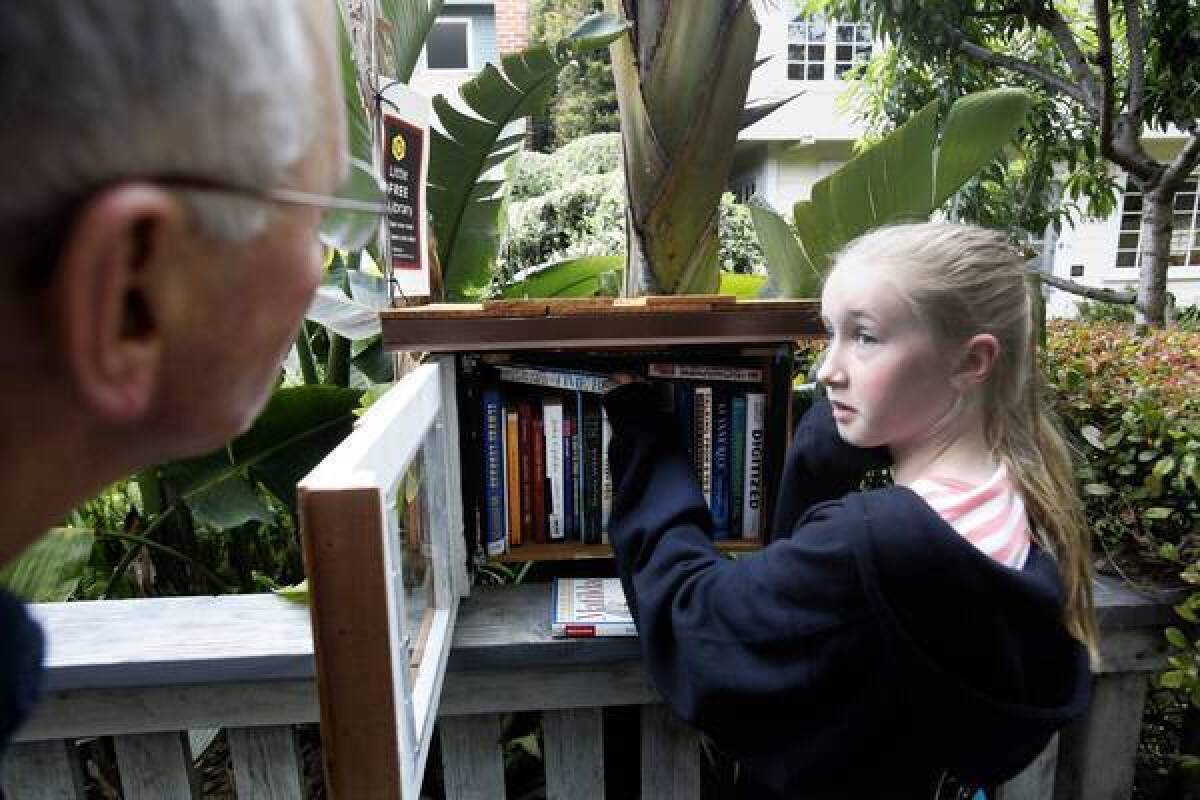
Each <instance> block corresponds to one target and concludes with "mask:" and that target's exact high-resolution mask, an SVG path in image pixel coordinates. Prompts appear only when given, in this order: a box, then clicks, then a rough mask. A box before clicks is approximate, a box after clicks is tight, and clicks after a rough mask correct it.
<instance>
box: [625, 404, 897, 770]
mask: <svg viewBox="0 0 1200 800" xmlns="http://www.w3.org/2000/svg"><path fill="white" fill-rule="evenodd" d="M652 399H653V398H652V392H651V391H650V390H649V388H648V387H645V386H637V385H633V386H628V387H621V388H618V389H616V390H614V391H612V392H610V393H609V395H608V397H607V398H606V407H607V409H608V411H609V415H610V420H611V422H612V426H613V438H612V442H611V445H610V451H609V452H610V462H611V464H612V470H613V486H614V496H613V507H612V515H611V517H610V520H609V540H610V542H611V543H612V545H613V549H614V552H615V555H616V561H617V570H618V573H619V575H620V576H621V580H622V583H623V585H624V588H625V592H626V595H627V598H628V599H629V602H630V607H631V609H633V612H634V614H635V617H636V619H637V623H638V631H639V635H640V637H641V644H642V649H643V652H644V655H645V657H646V661H647V664H648V667H649V669H650V672H651V675H652V677H653V679H654V682H655V685H656V686H657V688H658V689H659V691H660V692H661V693H662V695H663V697H664V699H665V700H666V702H667V703H668V705H670V706H671V708H672V709H673V710H674V711H675V712H676V713H677V714H678V715H679V716H680V717H682V718H683V719H685V720H687V721H688V722H691V723H692V724H695V725H697V726H698V727H700V728H701V729H702V730H705V731H706V732H708V733H710V735H713V736H714V738H716V739H717V740H718V741H720V742H722V744H723V745H724V746H726V747H727V749H729V750H730V752H732V753H734V754H735V755H736V754H739V753H751V752H763V750H764V748H769V746H770V745H769V743H767V742H766V741H765V740H764V737H767V738H769V737H771V736H773V735H778V733H779V732H778V731H774V730H773V724H768V723H764V720H765V719H766V720H770V719H780V720H786V722H787V724H790V725H795V724H797V717H796V716H795V715H806V716H803V717H802V718H803V719H807V720H809V721H815V720H817V719H820V718H821V717H822V716H823V715H824V714H826V713H828V714H834V715H836V713H837V710H836V709H835V708H833V707H828V708H826V706H827V705H828V704H829V703H831V702H832V703H834V704H836V700H835V699H833V698H831V697H830V696H829V693H828V692H827V691H824V690H823V689H825V688H827V687H825V686H823V681H825V680H827V679H828V677H829V676H830V675H833V674H838V675H840V676H841V677H842V678H844V677H845V676H846V675H847V674H849V673H850V672H853V671H854V669H856V666H855V665H861V664H871V663H876V662H875V659H874V658H873V657H872V655H871V654H870V653H868V652H866V651H867V650H870V648H871V647H873V646H874V645H875V643H876V642H877V637H874V636H873V635H870V634H869V631H872V630H874V628H873V623H872V622H871V619H870V614H869V613H868V610H867V607H866V601H865V592H864V591H863V590H862V588H861V582H860V580H859V578H858V572H857V568H856V565H855V559H854V556H853V549H852V544H851V541H850V540H851V538H852V537H851V536H849V535H847V534H848V533H849V532H850V531H848V529H847V525H846V518H847V514H846V511H845V509H844V508H843V507H842V506H841V505H840V504H837V503H830V504H827V505H826V506H823V507H821V508H819V509H816V510H814V512H813V513H812V514H810V515H809V516H808V517H807V518H806V520H805V522H804V524H803V525H802V526H801V527H800V528H798V529H797V531H796V532H795V535H793V536H790V537H787V538H786V539H784V540H782V541H778V542H774V543H772V545H771V546H770V547H769V548H767V549H764V550H761V551H759V552H757V553H752V554H748V555H744V556H742V557H740V558H738V559H736V560H731V559H729V558H728V557H726V556H725V555H723V554H722V553H720V552H719V551H718V550H717V549H716V547H715V546H714V545H713V543H712V541H711V537H712V520H711V517H710V515H709V512H708V508H707V507H706V505H705V503H704V499H703V496H702V495H701V493H700V490H699V488H698V487H697V485H696V481H695V478H694V477H693V475H692V472H691V469H690V466H689V464H688V463H687V459H686V457H685V456H684V455H683V453H682V451H681V448H680V447H679V446H678V443H676V442H675V441H674V437H673V433H672V432H673V431H674V427H673V426H671V425H670V424H668V422H667V420H665V419H663V416H665V415H662V416H659V415H658V412H656V411H654V405H653V402H652ZM864 648H865V650H864ZM838 665H842V666H841V667H839V666H838ZM781 708H790V709H791V710H793V711H794V712H795V715H793V714H785V715H782V716H781V715H780V714H779V713H778V712H779V711H780V709H781ZM790 739H791V737H789V740H790Z"/></svg>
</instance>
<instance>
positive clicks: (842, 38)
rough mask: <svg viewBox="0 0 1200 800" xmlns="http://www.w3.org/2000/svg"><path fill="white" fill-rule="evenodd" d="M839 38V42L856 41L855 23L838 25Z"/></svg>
mask: <svg viewBox="0 0 1200 800" xmlns="http://www.w3.org/2000/svg"><path fill="white" fill-rule="evenodd" d="M837 40H838V41H839V42H853V41H854V26H853V25H838V26H837Z"/></svg>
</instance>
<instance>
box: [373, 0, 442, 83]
mask: <svg viewBox="0 0 1200 800" xmlns="http://www.w3.org/2000/svg"><path fill="white" fill-rule="evenodd" d="M441 10H442V0H379V13H380V16H379V28H380V31H379V32H380V34H381V35H382V37H381V38H382V39H383V40H384V42H386V43H387V45H388V47H389V49H390V50H391V56H392V65H393V66H394V67H395V68H396V80H398V81H400V82H401V83H404V84H407V83H408V82H409V81H410V80H412V74H413V70H414V69H415V68H416V66H417V60H418V59H419V58H420V57H421V50H422V49H423V48H424V47H425V39H426V38H428V36H429V29H430V28H432V27H433V21H434V20H435V19H437V15H438V14H439V13H440V12H441Z"/></svg>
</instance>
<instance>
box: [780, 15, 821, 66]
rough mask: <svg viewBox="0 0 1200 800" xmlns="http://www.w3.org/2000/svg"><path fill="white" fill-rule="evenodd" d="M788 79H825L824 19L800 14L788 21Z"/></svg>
mask: <svg viewBox="0 0 1200 800" xmlns="http://www.w3.org/2000/svg"><path fill="white" fill-rule="evenodd" d="M788 79H789V80H793V81H823V80H825V20H823V19H821V18H819V17H817V18H813V19H808V18H807V17H802V16H801V17H795V18H794V19H792V21H791V22H789V23H788Z"/></svg>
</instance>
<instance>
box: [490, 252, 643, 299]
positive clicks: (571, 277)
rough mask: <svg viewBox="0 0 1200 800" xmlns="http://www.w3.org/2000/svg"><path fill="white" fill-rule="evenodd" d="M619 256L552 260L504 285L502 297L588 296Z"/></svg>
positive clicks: (619, 264)
mask: <svg viewBox="0 0 1200 800" xmlns="http://www.w3.org/2000/svg"><path fill="white" fill-rule="evenodd" d="M624 261H625V260H624V259H623V258H622V257H621V256H583V257H582V258H571V259H567V260H565V261H555V262H552V263H550V264H547V265H545V266H543V267H540V268H539V269H537V270H535V271H533V272H531V273H530V274H529V275H528V276H527V277H525V278H524V279H523V280H520V281H517V282H515V283H511V284H509V285H508V286H505V287H504V289H503V291H502V292H501V294H502V296H503V297H591V296H592V295H594V294H596V290H597V289H598V288H599V286H600V281H601V276H602V275H604V274H605V273H608V272H613V271H617V270H620V269H621V268H622V266H623V265H624Z"/></svg>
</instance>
